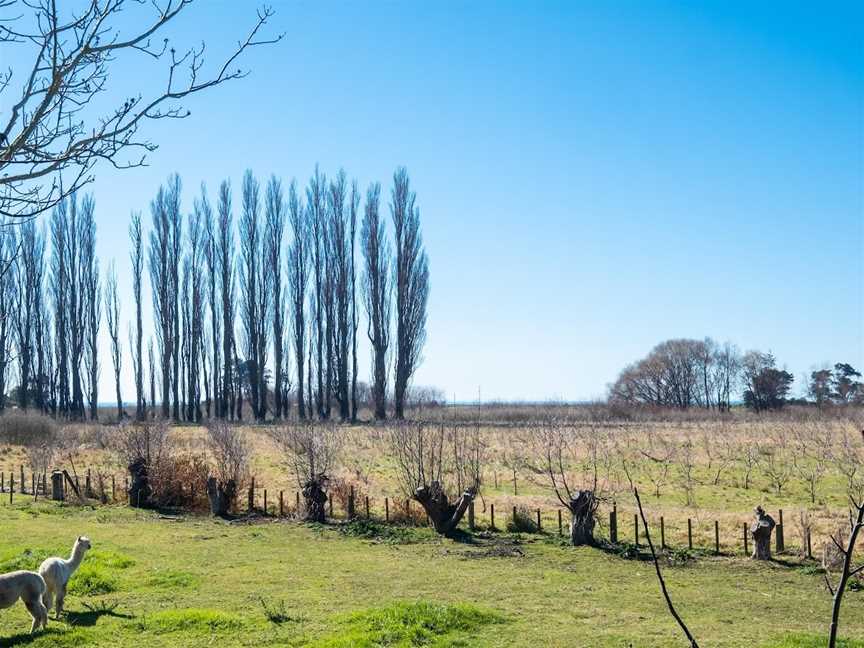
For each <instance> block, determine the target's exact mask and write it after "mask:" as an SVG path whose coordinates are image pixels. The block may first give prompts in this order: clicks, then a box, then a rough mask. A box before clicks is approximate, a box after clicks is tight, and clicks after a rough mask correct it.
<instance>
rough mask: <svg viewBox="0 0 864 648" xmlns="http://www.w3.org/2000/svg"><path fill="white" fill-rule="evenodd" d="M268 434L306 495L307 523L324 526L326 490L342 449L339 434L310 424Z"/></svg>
mask: <svg viewBox="0 0 864 648" xmlns="http://www.w3.org/2000/svg"><path fill="white" fill-rule="evenodd" d="M269 433H270V435H271V437H272V438H273V440H274V441H275V442H276V443H277V444H278V446H279V447H280V448H281V450H282V453H283V455H284V457H285V459H286V461H287V463H288V466H289V468H290V469H291V471H292V472H293V473H294V476H295V478H296V479H297V484H298V486H299V487H300V489H301V490H302V492H303V499H304V502H305V511H306V519H307V520H309V521H311V522H324V520H325V517H326V510H325V504H326V503H327V487H328V485H329V483H330V477H331V471H332V470H333V468H334V466H335V463H336V458H337V456H338V453H339V449H340V446H341V438H342V435H341V433H340V431H339V430H338V429H336V428H335V427H334V426H333V425H330V424H316V423H315V422H314V421H312V420H309V421H305V422H297V423H291V424H288V425H283V426H278V427H274V428H271V429H270V430H269Z"/></svg>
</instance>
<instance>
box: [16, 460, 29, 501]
mask: <svg viewBox="0 0 864 648" xmlns="http://www.w3.org/2000/svg"><path fill="white" fill-rule="evenodd" d="M19 468H21V480H20V481H19V482H18V483H19V484H20V487H19V488H20V490H21V494H22V495H23V494H24V491H25V490H26V489H25V488H24V485H25V484H26V483H27V482H25V481H24V465H23V464H22V465H21V466H19Z"/></svg>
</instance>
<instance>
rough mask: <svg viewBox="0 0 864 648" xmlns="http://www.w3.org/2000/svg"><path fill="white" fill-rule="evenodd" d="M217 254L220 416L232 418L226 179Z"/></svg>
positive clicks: (219, 212)
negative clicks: (220, 334)
mask: <svg viewBox="0 0 864 648" xmlns="http://www.w3.org/2000/svg"><path fill="white" fill-rule="evenodd" d="M216 217H217V222H216V257H217V263H216V265H217V268H218V275H219V292H220V297H221V304H222V362H223V370H222V385H221V395H222V402H221V403H220V406H219V410H218V415H219V417H220V418H227V417H228V416H229V413H230V414H231V416H232V417H233V413H234V401H235V399H236V392H237V390H238V389H237V387H236V386H235V382H234V362H233V359H234V295H235V287H234V285H235V284H234V229H233V215H232V213H231V185H230V183H229V182H228V181H227V180H225V181H223V182H222V184H221V185H219V202H218V205H217V208H216Z"/></svg>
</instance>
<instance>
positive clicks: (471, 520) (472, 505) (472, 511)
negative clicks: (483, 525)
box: [468, 499, 474, 531]
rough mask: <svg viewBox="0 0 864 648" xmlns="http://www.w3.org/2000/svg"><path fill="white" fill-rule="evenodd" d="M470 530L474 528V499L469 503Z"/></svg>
mask: <svg viewBox="0 0 864 648" xmlns="http://www.w3.org/2000/svg"><path fill="white" fill-rule="evenodd" d="M468 530H469V531H473V530H474V500H473V499H472V500H471V502H470V503H469V504H468Z"/></svg>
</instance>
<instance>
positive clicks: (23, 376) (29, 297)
mask: <svg viewBox="0 0 864 648" xmlns="http://www.w3.org/2000/svg"><path fill="white" fill-rule="evenodd" d="M9 236H11V237H13V239H15V238H17V240H18V245H17V246H16V247H17V249H18V254H17V255H16V257H15V262H14V263H13V264H12V266H11V268H10V271H11V273H12V275H13V277H14V279H13V281H14V284H15V290H14V291H13V293H12V294H13V295H14V299H15V306H14V309H13V311H14V317H13V319H12V322H13V325H14V333H15V346H16V348H17V356H18V379H19V387H18V403H19V405H20V406H21V407H22V408H23V409H25V410H26V409H27V408H28V407H29V406H30V398H31V395H32V396H34V397H35V399H36V401H37V402H36V405H37V406H39V407H40V409H41V402H40V401H41V398H40V394H41V379H42V377H41V367H37V355H38V354H37V346H38V337H39V333H40V331H41V328H42V327H41V321H40V318H41V314H42V308H43V304H41V303H40V302H41V297H42V280H43V279H42V275H43V270H44V261H43V259H44V250H45V242H44V237H42V236H41V235H40V233H39V232H38V231H37V230H36V224H35V223H34V222H32V221H30V222H27V223H25V224H24V225H23V226H22V228H21V230H20V236H17V237H16V234H15V232H14V231H11V232H9Z"/></svg>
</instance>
